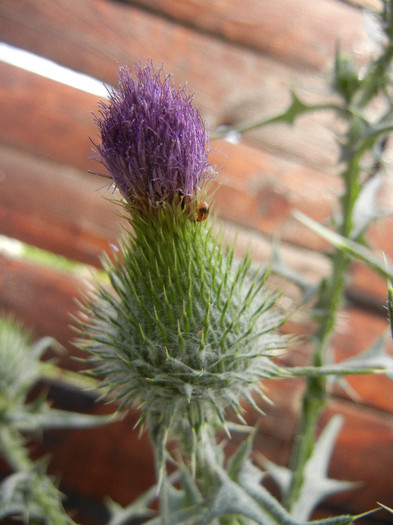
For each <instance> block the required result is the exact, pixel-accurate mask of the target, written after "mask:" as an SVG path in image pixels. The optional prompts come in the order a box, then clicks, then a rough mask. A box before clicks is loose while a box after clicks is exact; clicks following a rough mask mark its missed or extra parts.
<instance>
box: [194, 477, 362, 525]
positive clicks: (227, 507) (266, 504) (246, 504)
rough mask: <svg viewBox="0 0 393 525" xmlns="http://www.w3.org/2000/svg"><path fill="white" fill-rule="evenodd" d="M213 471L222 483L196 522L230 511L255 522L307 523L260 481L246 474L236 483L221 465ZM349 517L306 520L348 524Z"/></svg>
mask: <svg viewBox="0 0 393 525" xmlns="http://www.w3.org/2000/svg"><path fill="white" fill-rule="evenodd" d="M216 472H217V475H218V476H219V479H220V482H221V486H220V488H219V490H218V491H217V493H216V494H215V496H214V498H213V500H212V501H211V502H209V508H208V510H206V512H204V513H203V514H202V516H200V518H199V520H198V521H197V522H196V523H197V524H198V525H208V524H209V523H211V522H212V521H213V520H214V519H215V518H218V517H220V516H225V515H231V514H234V515H240V516H244V517H246V518H248V519H250V520H252V521H251V523H256V524H257V525H306V524H307V522H306V521H303V520H298V519H296V518H294V517H293V516H291V515H290V514H289V513H288V512H287V511H286V510H285V509H284V507H283V506H282V505H281V504H280V503H279V502H278V501H277V500H276V499H275V498H274V497H273V496H272V495H271V494H270V492H268V491H267V490H266V489H265V487H263V486H262V485H259V484H255V483H254V482H253V481H251V482H250V480H249V478H247V477H244V478H243V477H242V479H240V480H239V484H237V483H235V482H233V481H232V480H231V479H230V478H229V477H228V475H227V474H226V472H225V471H223V470H222V469H217V470H216ZM352 521H353V518H352V516H339V517H336V518H328V519H325V520H319V521H317V522H309V523H319V524H320V525H349V524H350V523H352Z"/></svg>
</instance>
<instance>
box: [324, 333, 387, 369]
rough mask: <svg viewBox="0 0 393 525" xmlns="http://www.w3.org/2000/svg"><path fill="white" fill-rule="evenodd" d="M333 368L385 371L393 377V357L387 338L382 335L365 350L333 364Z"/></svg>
mask: <svg viewBox="0 0 393 525" xmlns="http://www.w3.org/2000/svg"><path fill="white" fill-rule="evenodd" d="M332 368H333V369H334V368H337V369H341V370H343V369H345V370H347V371H351V370H353V371H359V372H361V371H362V370H370V371H375V372H376V371H378V370H380V371H385V375H386V376H387V377H389V378H390V379H393V357H392V356H391V355H389V354H388V352H387V345H386V338H385V336H381V337H380V338H378V339H377V340H376V341H375V343H374V344H373V345H372V346H371V347H370V348H368V349H367V350H365V351H364V352H362V353H360V354H358V355H356V356H355V357H351V358H350V359H346V360H344V361H340V363H336V364H335V365H333V366H332Z"/></svg>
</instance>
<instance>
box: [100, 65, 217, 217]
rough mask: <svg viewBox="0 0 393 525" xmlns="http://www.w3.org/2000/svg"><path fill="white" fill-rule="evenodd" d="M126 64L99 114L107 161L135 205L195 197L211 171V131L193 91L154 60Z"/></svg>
mask: <svg viewBox="0 0 393 525" xmlns="http://www.w3.org/2000/svg"><path fill="white" fill-rule="evenodd" d="M134 72H135V78H133V76H132V74H131V71H130V70H129V69H128V67H125V66H124V67H120V68H119V72H118V88H117V89H114V90H112V91H111V92H110V93H109V102H101V103H100V112H99V115H98V116H96V122H97V124H98V128H99V132H100V135H101V143H100V144H96V145H95V146H96V148H97V150H98V152H99V154H100V157H101V162H102V164H103V165H104V166H105V168H106V170H107V176H108V175H109V176H110V177H111V178H112V180H113V183H114V184H115V186H116V187H117V188H119V190H120V192H121V193H122V195H123V197H125V199H126V201H127V202H129V203H130V204H135V205H138V206H140V207H142V208H144V209H146V208H148V207H153V208H156V207H158V206H160V205H161V204H163V203H166V202H169V203H172V202H173V201H174V200H175V199H177V198H178V197H179V196H186V197H187V198H189V199H192V198H193V197H194V196H195V195H196V193H197V192H198V189H199V187H200V186H201V185H202V183H203V181H204V179H205V178H206V177H207V176H209V172H210V164H209V162H208V160H207V154H208V133H207V130H206V126H205V123H204V122H203V120H202V118H201V116H200V114H199V112H198V110H197V109H196V108H195V107H194V105H193V103H192V96H190V95H188V94H187V91H186V88H185V87H181V88H179V89H176V88H175V86H174V82H173V79H172V76H171V75H168V76H165V75H164V72H163V69H162V68H161V69H158V70H155V69H154V67H153V65H152V63H149V64H148V65H147V66H145V67H143V66H141V65H139V66H135V68H134Z"/></svg>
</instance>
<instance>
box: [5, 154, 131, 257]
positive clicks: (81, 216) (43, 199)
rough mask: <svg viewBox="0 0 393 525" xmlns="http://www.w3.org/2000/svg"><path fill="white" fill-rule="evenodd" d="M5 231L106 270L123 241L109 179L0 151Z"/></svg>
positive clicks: (43, 247) (7, 233)
mask: <svg viewBox="0 0 393 525" xmlns="http://www.w3.org/2000/svg"><path fill="white" fill-rule="evenodd" d="M0 159H1V160H0V169H1V173H2V177H1V181H0V189H1V196H0V232H1V233H2V234H3V235H6V236H8V237H12V238H15V239H18V240H21V241H23V242H25V243H27V244H31V245H34V246H38V247H39V248H42V249H44V250H48V251H51V252H54V253H57V254H59V255H63V256H65V257H67V258H69V259H73V260H76V261H79V262H83V263H87V264H90V265H93V266H101V263H100V260H99V258H100V256H101V254H102V253H103V252H104V251H108V250H109V249H110V247H109V244H110V243H111V242H115V241H116V240H117V239H118V237H119V236H120V222H121V221H120V218H119V216H118V213H119V211H120V209H119V207H118V206H117V205H116V204H114V203H112V202H110V201H109V200H108V199H109V198H110V197H111V196H112V192H111V191H107V186H108V182H107V179H105V178H100V177H98V176H94V175H87V174H83V173H81V172H79V171H78V170H76V169H72V168H70V167H67V166H65V165H62V164H55V163H54V162H48V161H43V160H42V159H38V158H36V157H32V156H29V155H28V154H21V151H20V150H15V149H10V148H5V147H3V148H1V147H0Z"/></svg>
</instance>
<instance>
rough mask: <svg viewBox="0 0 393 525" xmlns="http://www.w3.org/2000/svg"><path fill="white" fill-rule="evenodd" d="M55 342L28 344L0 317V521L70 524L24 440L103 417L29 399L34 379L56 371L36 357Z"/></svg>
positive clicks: (43, 463)
mask: <svg viewBox="0 0 393 525" xmlns="http://www.w3.org/2000/svg"><path fill="white" fill-rule="evenodd" d="M58 347H59V345H58V343H56V341H54V340H53V339H52V338H50V337H44V338H42V339H40V340H39V341H37V342H35V343H33V342H32V339H31V335H30V333H29V332H28V330H26V328H25V327H24V326H22V325H21V324H20V323H17V322H15V321H14V320H13V319H11V318H8V317H0V455H1V456H2V458H3V459H4V460H5V461H6V462H7V464H8V466H9V468H10V470H11V473H10V474H9V475H8V476H7V477H6V478H5V479H3V480H2V481H1V483H0V519H1V520H4V519H7V518H11V517H14V518H15V517H18V518H20V519H22V520H23V521H24V522H25V523H44V524H46V525H72V524H73V523H74V521H73V520H72V519H71V518H70V517H69V516H68V515H67V514H66V512H65V510H64V508H63V505H62V500H63V495H62V494H61V492H60V491H59V489H58V488H57V485H56V483H55V482H54V480H53V479H52V478H51V477H49V476H48V475H47V473H46V469H47V460H43V459H39V460H36V461H33V460H32V459H31V458H30V455H29V449H28V443H29V440H28V438H31V437H33V436H34V435H35V434H38V433H41V432H42V431H43V430H45V429H50V428H52V429H53V428H87V427H91V426H96V425H101V424H103V423H104V422H106V420H107V418H106V417H102V416H91V415H86V414H78V413H72V412H66V411H63V410H58V409H54V408H52V407H51V406H50V404H49V402H48V401H47V399H46V397H45V396H44V395H40V396H39V397H38V398H37V397H33V398H32V399H29V397H30V398H31V397H32V396H31V390H32V388H33V387H34V386H35V385H36V383H37V382H38V380H40V379H43V378H48V377H51V376H54V375H58V372H59V370H57V369H56V367H55V366H54V365H53V364H50V363H46V364H45V363H43V362H42V361H41V360H40V358H41V357H42V355H43V353H44V352H45V351H46V350H47V349H48V348H52V349H53V348H55V349H56V348H58Z"/></svg>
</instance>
